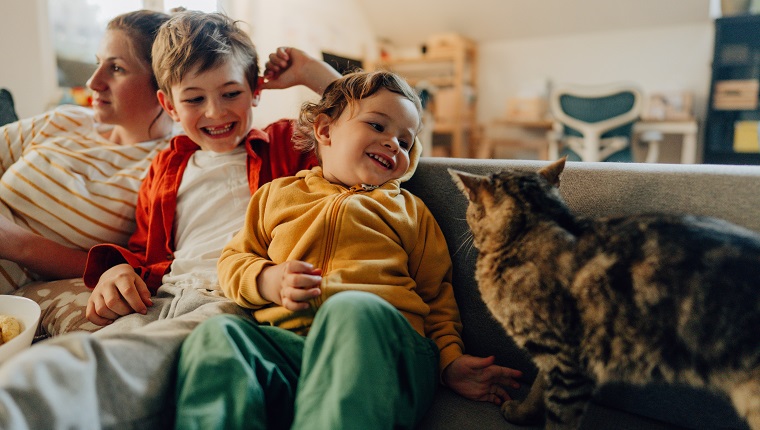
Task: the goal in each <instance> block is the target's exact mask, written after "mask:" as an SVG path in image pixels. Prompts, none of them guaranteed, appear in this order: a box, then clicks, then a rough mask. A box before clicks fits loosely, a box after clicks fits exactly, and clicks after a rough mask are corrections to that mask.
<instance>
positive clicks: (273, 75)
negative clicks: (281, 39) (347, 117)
mask: <svg viewBox="0 0 760 430" xmlns="http://www.w3.org/2000/svg"><path fill="white" fill-rule="evenodd" d="M339 77H340V73H338V72H337V71H336V70H335V69H333V68H332V67H330V65H329V64H327V63H325V62H324V61H321V60H318V59H316V58H314V57H312V56H311V55H309V54H307V53H306V52H304V51H301V50H300V49H296V48H290V47H288V48H285V47H281V48H277V51H275V52H274V53H272V54H269V61H267V63H266V65H265V66H264V83H263V84H262V86H261V89H264V90H270V89H283V88H290V87H293V86H296V85H305V86H307V87H309V88H311V89H312V90H313V91H314V92H316V93H317V94H322V92H323V91H324V90H325V87H327V85H328V84H329V83H330V82H332V81H334V80H336V79H338V78H339Z"/></svg>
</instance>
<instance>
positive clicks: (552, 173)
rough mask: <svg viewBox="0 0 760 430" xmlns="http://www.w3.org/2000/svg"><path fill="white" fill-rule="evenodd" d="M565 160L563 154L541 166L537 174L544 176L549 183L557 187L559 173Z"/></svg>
mask: <svg viewBox="0 0 760 430" xmlns="http://www.w3.org/2000/svg"><path fill="white" fill-rule="evenodd" d="M565 161H567V156H564V157H562V158H560V159H559V160H557V161H555V162H553V163H551V164H549V165H548V166H545V167H543V168H541V169H540V170H539V171H538V174H539V175H541V176H543V177H544V178H546V180H547V181H549V183H550V184H552V185H554V186H555V187H559V175H560V174H561V173H562V171H563V170H564V169H565Z"/></svg>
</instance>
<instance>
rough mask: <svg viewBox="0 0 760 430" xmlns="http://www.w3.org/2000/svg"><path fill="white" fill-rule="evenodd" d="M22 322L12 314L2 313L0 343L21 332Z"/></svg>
mask: <svg viewBox="0 0 760 430" xmlns="http://www.w3.org/2000/svg"><path fill="white" fill-rule="evenodd" d="M21 330H22V328H21V323H20V322H18V320H17V319H16V318H14V317H12V316H10V315H0V345H2V344H4V343H6V342H10V340H11V339H13V338H14V337H16V336H18V335H20V334H21Z"/></svg>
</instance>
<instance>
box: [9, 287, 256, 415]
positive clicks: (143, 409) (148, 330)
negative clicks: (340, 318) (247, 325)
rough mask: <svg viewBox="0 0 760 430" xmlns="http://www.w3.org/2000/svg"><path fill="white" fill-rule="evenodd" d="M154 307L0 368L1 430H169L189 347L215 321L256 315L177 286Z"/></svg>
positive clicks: (163, 292) (38, 347) (211, 294)
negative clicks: (183, 352) (182, 357)
mask: <svg viewBox="0 0 760 430" xmlns="http://www.w3.org/2000/svg"><path fill="white" fill-rule="evenodd" d="M153 303H154V305H153V306H152V307H150V308H149V309H148V313H147V315H141V314H131V315H127V316H124V317H122V318H119V319H118V320H116V321H115V322H114V323H113V324H111V325H110V326H107V327H105V328H103V329H101V330H100V331H98V332H96V333H94V334H89V333H83V332H73V333H69V334H65V335H62V336H57V337H53V338H51V339H48V340H45V341H43V342H39V343H37V344H35V345H33V346H32V347H31V348H29V349H27V350H25V351H23V352H22V353H19V354H17V355H16V356H14V357H13V358H11V359H10V360H8V361H7V362H6V363H3V364H2V365H0V429H8V430H16V429H73V428H76V429H100V428H113V429H130V428H134V429H148V428H166V424H167V423H171V420H172V417H173V414H174V407H173V403H172V396H173V390H174V379H175V369H176V361H177V355H178V352H179V348H180V346H181V344H182V341H183V340H184V339H185V338H186V337H187V335H188V334H190V331H192V329H193V328H194V327H195V326H197V325H198V324H199V323H200V322H202V321H204V320H206V319H207V318H209V317H211V316H213V315H218V314H222V313H230V314H238V315H243V316H246V315H248V316H249V313H248V312H247V311H245V310H244V309H243V308H241V307H239V306H237V305H236V304H235V303H234V302H232V301H231V300H229V299H227V298H226V297H224V296H223V295H222V294H221V292H219V291H210V290H205V289H194V288H186V287H184V288H183V287H178V286H175V285H171V284H165V285H163V286H162V287H161V288H159V290H158V293H157V294H156V296H154V297H153ZM249 317H250V316H249Z"/></svg>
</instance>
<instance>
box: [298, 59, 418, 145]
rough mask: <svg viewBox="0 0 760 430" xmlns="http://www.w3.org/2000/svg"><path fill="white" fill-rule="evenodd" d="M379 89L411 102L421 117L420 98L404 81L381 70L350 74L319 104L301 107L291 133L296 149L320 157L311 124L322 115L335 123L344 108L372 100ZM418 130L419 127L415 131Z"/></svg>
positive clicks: (311, 103) (337, 83) (336, 84)
mask: <svg viewBox="0 0 760 430" xmlns="http://www.w3.org/2000/svg"><path fill="white" fill-rule="evenodd" d="M382 88H385V89H386V90H388V91H390V92H393V93H396V94H399V95H401V96H402V97H405V98H407V99H408V100H410V101H411V102H412V103H414V106H415V108H417V114H418V115H419V116H420V117H422V105H421V103H420V98H419V96H418V95H417V93H416V92H415V91H414V89H413V88H412V87H411V86H410V85H409V84H408V83H407V82H406V80H404V78H402V77H400V76H399V75H397V74H395V73H392V72H388V71H384V70H380V71H375V72H363V71H359V72H353V73H349V74H346V75H344V76H343V77H341V78H340V79H337V80H335V81H333V82H332V83H330V85H328V86H327V88H326V89H325V92H324V94H323V95H322V99H321V100H320V101H319V102H317V103H314V102H306V103H304V104H303V106H302V107H301V113H300V115H299V117H298V121H297V123H296V129H295V131H294V133H293V143H294V145H295V147H296V148H297V149H299V150H301V151H303V152H310V151H314V152H315V153H316V154H317V157H319V148H318V145H317V139H316V137H315V136H314V121H315V120H316V118H317V116H319V115H320V114H325V115H327V116H329V117H330V118H331V121H335V120H337V119H338V117H340V115H341V114H342V113H343V111H344V110H346V108H347V107H348V108H349V109H351V108H352V107H353V104H354V103H356V102H357V101H359V100H361V99H364V98H367V97H370V96H372V95H373V94H375V93H376V92H378V91H379V90H380V89H382ZM421 127H422V124H421V123H420V125H419V126H418V128H417V129H418V131H419V128H421Z"/></svg>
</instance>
